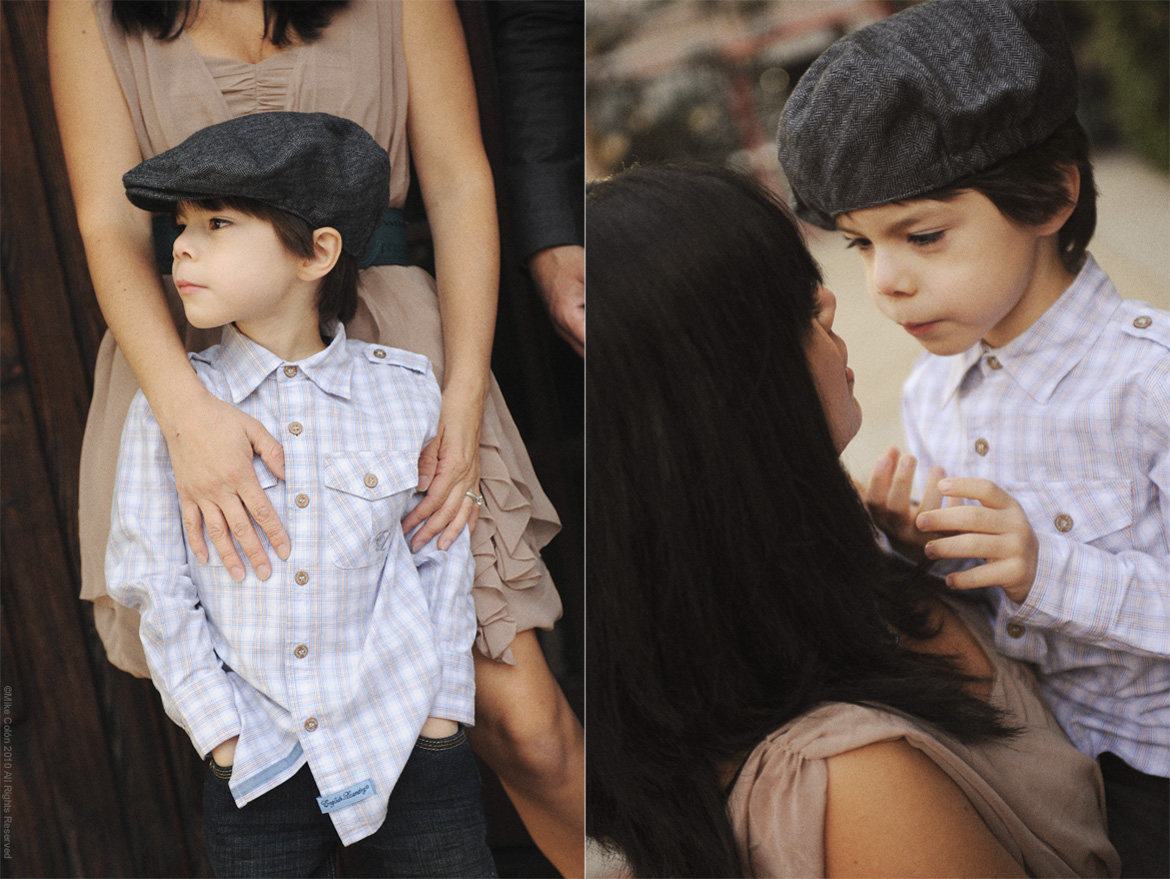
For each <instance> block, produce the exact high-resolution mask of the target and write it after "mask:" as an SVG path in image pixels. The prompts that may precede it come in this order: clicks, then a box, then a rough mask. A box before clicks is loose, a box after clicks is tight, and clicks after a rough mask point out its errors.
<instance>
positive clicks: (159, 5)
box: [110, 0, 348, 47]
mask: <svg viewBox="0 0 1170 879" xmlns="http://www.w3.org/2000/svg"><path fill="white" fill-rule="evenodd" d="M347 2H348V0H264V21H265V27H266V31H265V35H266V36H267V37H268V38H269V39H270V40H271V41H272V44H273V45H274V46H279V47H284V46H287V45H289V44H290V43H291V42H292V41H293V34H295V35H296V36H297V37H298V38H299V39H301V40H302V41H304V42H306V43H311V42H312V41H313V40H315V39H317V37H319V36H320V35H321V31H322V30H324V29H325V28H326V26H328V24H329V22H330V21H331V20H332V19H333V14H334V13H335V12H337V10H338V9H340V8H341V7H343V6H345V5H346V3H347ZM198 7H199V0H114V2H113V3H111V4H110V8H111V11H112V13H113V16H114V21H115V22H117V24H118V26H119V27H120V28H122V30H123V31H125V32H126V33H138V32H139V31H146V33H148V34H150V35H151V36H152V37H154V38H155V39H156V40H173V39H175V38H176V37H177V36H178V35H179V34H181V33H182V32H183V28H185V27H186V26H187V25H188V24H189V23H190V22H191V19H192V18H193V17H194V15H195V12H196V10H197V9H198ZM290 30H291V33H290Z"/></svg>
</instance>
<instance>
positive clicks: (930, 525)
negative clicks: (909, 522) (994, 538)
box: [914, 504, 1009, 534]
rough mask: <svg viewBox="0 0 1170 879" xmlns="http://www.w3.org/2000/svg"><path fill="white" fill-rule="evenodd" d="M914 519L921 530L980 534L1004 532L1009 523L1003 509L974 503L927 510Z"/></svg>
mask: <svg viewBox="0 0 1170 879" xmlns="http://www.w3.org/2000/svg"><path fill="white" fill-rule="evenodd" d="M914 521H915V524H916V525H917V526H918V529H919V530H920V531H974V532H978V533H980V534H1002V533H1004V531H1006V530H1007V526H1008V524H1009V523H1008V522H1007V520H1006V519H1005V516H1004V511H1003V510H997V509H995V508H993V507H979V506H975V505H974V504H961V505H960V506H957V507H939V508H938V509H934V510H927V511H926V512H925V513H919V514H918V517H917V518H916V519H915V520H914Z"/></svg>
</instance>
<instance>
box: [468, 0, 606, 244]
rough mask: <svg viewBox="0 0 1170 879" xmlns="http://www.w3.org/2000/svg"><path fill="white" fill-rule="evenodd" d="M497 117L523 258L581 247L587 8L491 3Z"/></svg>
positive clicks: (546, 2) (512, 0)
mask: <svg viewBox="0 0 1170 879" xmlns="http://www.w3.org/2000/svg"><path fill="white" fill-rule="evenodd" d="M488 8H489V10H490V11H489V14H490V15H491V16H492V19H491V23H492V25H493V32H494V40H495V61H496V72H497V77H498V81H499V90H500V106H501V110H502V116H503V120H502V121H503V140H504V186H505V190H506V192H507V198H508V204H509V207H510V209H511V214H512V227H513V230H514V232H515V238H516V247H517V251H518V254H517V255H518V256H519V258H520V261H521V262H525V261H526V260H527V259H528V258H529V257H530V256H531V255H532V254H534V253H535V252H536V251H538V250H543V249H544V248H546V247H554V246H557V245H561V244H584V241H585V231H584V212H585V197H584V191H585V189H584V187H585V180H584V178H585V157H584V140H585V122H584V115H585V94H584V91H585V42H584V37H585V7H584V3H583V2H581V0H543V2H542V0H527V2H524V0H500V2H495V3H489V4H488Z"/></svg>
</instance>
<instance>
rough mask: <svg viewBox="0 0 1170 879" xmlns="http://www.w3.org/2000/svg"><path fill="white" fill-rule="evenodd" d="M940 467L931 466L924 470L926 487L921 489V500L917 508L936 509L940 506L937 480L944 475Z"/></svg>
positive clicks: (940, 499)
mask: <svg viewBox="0 0 1170 879" xmlns="http://www.w3.org/2000/svg"><path fill="white" fill-rule="evenodd" d="M946 475H947V474H946V472H945V471H944V470H943V468H942V467H938V466H935V467H931V468H930V469H929V470H927V471H926V487H925V488H924V489H923V491H922V500H920V501H919V502H918V509H919V510H922V511H925V510H937V509H938V508H939V507H941V506H942V502H943V496H942V492H941V491H939V490H938V481H939V480H940V479H942V478H943V477H944V476H946Z"/></svg>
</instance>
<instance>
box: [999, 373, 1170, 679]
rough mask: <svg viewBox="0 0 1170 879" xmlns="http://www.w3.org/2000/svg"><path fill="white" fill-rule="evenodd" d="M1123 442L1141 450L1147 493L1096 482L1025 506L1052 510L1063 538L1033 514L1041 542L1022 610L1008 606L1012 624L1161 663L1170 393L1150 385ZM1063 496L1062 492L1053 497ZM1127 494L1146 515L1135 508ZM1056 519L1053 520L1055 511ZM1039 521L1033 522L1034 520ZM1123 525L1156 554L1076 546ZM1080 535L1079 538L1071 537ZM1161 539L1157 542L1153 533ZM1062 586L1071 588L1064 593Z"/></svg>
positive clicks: (1168, 596)
mask: <svg viewBox="0 0 1170 879" xmlns="http://www.w3.org/2000/svg"><path fill="white" fill-rule="evenodd" d="M1127 441H1129V442H1133V443H1135V444H1138V445H1140V447H1141V451H1140V452H1138V453H1137V454H1136V455H1135V457H1136V458H1138V459H1139V460H1143V461H1144V462H1146V467H1147V468H1148V474H1147V476H1148V481H1149V483H1151V484H1152V485H1153V486H1154V488H1155V491H1153V492H1150V491H1142V492H1135V491H1134V489H1133V486H1131V485H1130V484H1129V483H1128V482H1127V481H1124V480H1111V481H1108V482H1104V481H1103V482H1102V483H1101V484H1095V485H1083V484H1082V485H1075V484H1073V485H1069V486H1067V488H1066V487H1064V486H1054V487H1053V488H1052V489H1051V495H1052V497H1051V499H1049V498H1040V499H1038V501H1034V502H1032V504H1030V505H1032V506H1033V508H1034V509H1039V508H1041V507H1043V506H1047V507H1048V508H1049V509H1051V510H1061V511H1065V512H1063V515H1064V516H1065V517H1066V518H1065V519H1063V520H1060V524H1064V523H1066V522H1067V523H1069V527H1070V530H1069V532H1068V535H1067V536H1065V534H1063V533H1060V531H1059V530H1058V527H1059V526H1058V525H1055V524H1053V521H1054V520H1055V519H1056V518H1058V517H1054V516H1045V517H1043V518H1041V517H1040V516H1036V517H1035V518H1034V519H1033V522H1034V523H1035V524H1036V525H1037V536H1038V538H1039V540H1040V554H1039V562H1038V566H1037V572H1036V580H1035V582H1034V584H1033V586H1032V590H1031V592H1030V593H1029V595H1028V597H1027V599H1026V600H1025V601H1024V603H1023V604H1022V605H1018V606H1017V605H1012V604H1010V603H1009V606H1010V607H1011V608H1012V609H1013V610H1014V611H1015V612H1014V613H1013V614H1012V619H1013V620H1014V621H1016V622H1019V623H1021V624H1024V625H1027V626H1031V627H1037V628H1042V629H1048V630H1052V631H1059V632H1061V633H1063V634H1065V635H1068V636H1069V637H1071V638H1076V639H1078V640H1080V641H1085V642H1088V643H1095V644H1100V645H1102V646H1104V647H1111V648H1114V649H1118V650H1128V651H1136V652H1140V653H1145V654H1149V655H1151V656H1161V657H1166V656H1170V547H1167V541H1170V388H1167V387H1166V386H1165V385H1161V386H1159V385H1158V383H1151V386H1150V389H1149V393H1148V394H1147V395H1146V397H1145V399H1144V400H1143V403H1142V406H1141V417H1140V418H1139V419H1138V422H1137V427H1136V428H1135V429H1134V430H1132V431H1128V432H1127ZM1062 489H1063V490H1062ZM1135 496H1137V497H1149V498H1151V500H1150V501H1149V509H1145V510H1135V509H1134V506H1133V505H1134V503H1135ZM1058 515H1059V514H1058ZM1037 520H1039V521H1037ZM1122 528H1129V529H1133V530H1135V531H1138V532H1145V533H1148V537H1147V539H1144V540H1141V541H1138V543H1139V545H1141V546H1143V547H1151V548H1152V547H1154V546H1156V545H1158V544H1159V543H1160V544H1161V555H1155V554H1154V553H1152V552H1141V551H1137V550H1123V551H1119V552H1109V551H1106V550H1103V549H1101V548H1098V547H1096V546H1093V545H1090V544H1086V543H1085V542H1083V541H1084V540H1085V538H1086V536H1088V537H1093V536H1095V535H1094V534H1092V531H1101V532H1103V533H1109V532H1111V531H1115V530H1121V529H1122ZM1078 530H1079V533H1078ZM1159 534H1160V535H1161V540H1160V541H1159V540H1158V539H1157V535H1159ZM1066 584H1076V588H1074V589H1070V588H1067V587H1066Z"/></svg>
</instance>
